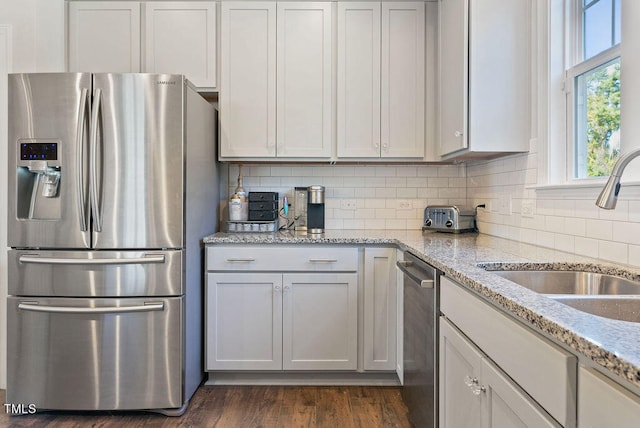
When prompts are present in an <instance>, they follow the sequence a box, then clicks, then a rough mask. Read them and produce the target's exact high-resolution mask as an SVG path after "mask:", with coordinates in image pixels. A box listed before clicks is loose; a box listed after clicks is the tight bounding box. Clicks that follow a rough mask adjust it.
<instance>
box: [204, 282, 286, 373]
mask: <svg viewBox="0 0 640 428" xmlns="http://www.w3.org/2000/svg"><path fill="white" fill-rule="evenodd" d="M206 305H207V311H206V324H207V339H206V343H207V347H206V353H207V358H206V369H207V370H280V369H282V275H280V274H265V273H244V274H238V273H209V274H207V291H206Z"/></svg>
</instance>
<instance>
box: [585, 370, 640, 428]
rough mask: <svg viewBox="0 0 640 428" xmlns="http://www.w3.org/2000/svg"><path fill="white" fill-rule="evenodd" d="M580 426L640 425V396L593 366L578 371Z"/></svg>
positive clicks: (622, 427) (624, 427) (621, 427)
mask: <svg viewBox="0 0 640 428" xmlns="http://www.w3.org/2000/svg"><path fill="white" fill-rule="evenodd" d="M578 426H579V427H580V428H609V427H616V428H636V427H638V426H640V397H638V396H637V395H635V394H633V393H631V392H630V391H628V390H627V389H625V388H623V387H622V386H620V385H618V384H617V383H615V382H613V381H611V380H610V379H608V378H606V377H605V376H603V375H601V374H600V373H598V372H596V371H595V370H594V369H592V368H587V367H580V370H579V372H578Z"/></svg>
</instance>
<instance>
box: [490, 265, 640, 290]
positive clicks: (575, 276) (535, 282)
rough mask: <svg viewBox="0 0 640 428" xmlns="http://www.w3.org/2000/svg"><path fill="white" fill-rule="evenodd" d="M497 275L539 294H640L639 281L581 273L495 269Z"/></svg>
mask: <svg viewBox="0 0 640 428" xmlns="http://www.w3.org/2000/svg"><path fill="white" fill-rule="evenodd" d="M491 273H494V274H496V275H499V276H501V277H503V278H506V279H508V280H509V281H512V282H515V283H516V284H519V285H521V286H523V287H526V288H528V289H530V290H533V291H535V292H538V293H541V294H573V295H585V294H586V295H640V281H633V280H630V279H626V278H622V277H619V276H613V275H606V274H600V273H593V272H583V271H550V270H496V271H491Z"/></svg>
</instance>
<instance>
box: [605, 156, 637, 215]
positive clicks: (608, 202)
mask: <svg viewBox="0 0 640 428" xmlns="http://www.w3.org/2000/svg"><path fill="white" fill-rule="evenodd" d="M637 156H640V148H638V149H635V150H634V151H632V152H629V153H627V154H626V155H623V156H622V157H620V159H618V161H617V162H616V164H615V165H614V166H613V170H612V171H611V175H610V176H609V180H608V181H607V184H605V186H604V188H603V189H602V192H600V196H598V199H596V205H597V206H599V207H600V208H604V209H605V210H612V209H614V208H615V207H616V202H617V201H618V193H620V177H622V172H623V171H624V169H625V168H626V167H627V164H628V163H629V162H631V161H632V160H633V159H634V158H635V157H637Z"/></svg>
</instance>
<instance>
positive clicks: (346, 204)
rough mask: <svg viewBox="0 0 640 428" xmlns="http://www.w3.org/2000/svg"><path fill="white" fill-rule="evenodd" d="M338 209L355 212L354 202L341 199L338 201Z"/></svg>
mask: <svg viewBox="0 0 640 428" xmlns="http://www.w3.org/2000/svg"><path fill="white" fill-rule="evenodd" d="M340 208H341V209H343V210H355V209H356V201H355V200H354V199H342V200H341V201H340Z"/></svg>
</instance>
